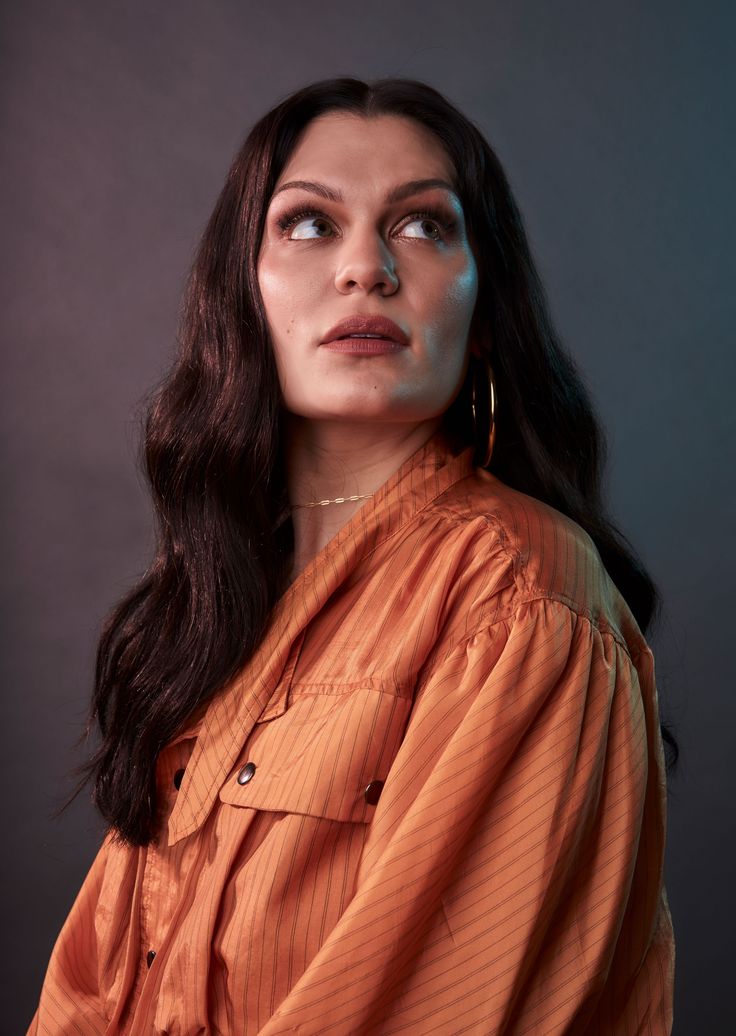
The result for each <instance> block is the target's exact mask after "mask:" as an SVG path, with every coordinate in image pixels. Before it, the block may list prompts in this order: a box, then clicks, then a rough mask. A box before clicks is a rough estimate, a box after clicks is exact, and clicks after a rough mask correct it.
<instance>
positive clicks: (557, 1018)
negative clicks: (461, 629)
mask: <svg viewBox="0 0 736 1036" xmlns="http://www.w3.org/2000/svg"><path fill="white" fill-rule="evenodd" d="M647 650H648V649H647ZM646 661H647V663H648V662H649V659H646ZM641 672H642V673H643V674H644V676H643V677H642V679H640V673H639V671H638V670H637V667H636V666H635V664H634V662H633V660H632V658H631V655H630V654H629V651H628V650H627V647H626V645H625V643H623V642H622V641H621V640H620V639H619V638H618V637H617V636H616V635H614V634H613V633H612V632H610V631H608V630H606V631H604V630H602V629H601V628H599V626H598V625H596V624H594V623H593V622H592V621H591V619H590V618H588V617H587V616H585V615H582V614H579V613H578V612H577V611H575V610H572V609H571V608H570V607H568V605H567V604H565V603H563V602H561V601H558V600H554V599H551V598H547V597H538V598H534V599H529V600H525V601H523V602H522V603H520V604H519V605H518V606H517V607H516V610H515V611H514V613H513V614H512V615H510V616H508V617H507V618H504V619H501V620H499V621H497V622H495V623H493V624H492V625H489V626H486V627H484V628H481V629H479V630H477V631H476V632H475V633H473V634H472V635H471V636H469V637H467V638H466V639H464V640H462V641H461V642H459V643H457V644H455V645H454V646H451V647H450V648H449V649H448V651H447V652H446V654H445V655H444V657H440V658H438V659H437V660H436V663H434V664H433V665H432V666H431V671H429V672H427V673H424V674H422V675H421V678H420V681H419V684H418V687H417V690H416V697H415V703H414V706H413V709H412V713H411V717H410V720H409V723H408V726H407V730H406V734H405V737H404V740H403V742H402V745H401V747H400V749H399V752H398V754H397V756H396V758H395V760H394V762H393V764H392V767H391V770H390V772H389V775H388V777H387V779H386V781H385V785H384V788H383V792H382V795H381V798H380V800H379V802H378V805H377V807H376V813H375V815H374V818H373V820H372V822H371V825H370V830H369V832H368V838H367V842H366V845H365V849H364V853H363V856H362V859H361V865H360V869H359V873H358V877H357V881H356V885H355V889H354V895H353V896H352V899H351V901H350V903H349V905H348V907H347V909H346V910H345V912H344V913H343V915H342V917H341V919H340V921H339V922H338V923H337V925H336V927H335V928H334V929H333V931H332V932H331V934H330V936H329V937H328V938H327V940H326V941H325V943H324V944H323V946H322V947H321V949H320V951H319V952H318V954H317V955H316V956H315V958H314V959H313V960H312V962H311V964H310V965H309V966H308V968H307V970H306V971H305V972H304V974H303V975H302V976H301V978H300V979H299V981H298V982H297V983H296V984H295V985H294V987H293V988H292V990H291V991H290V993H289V994H288V995H287V997H286V998H285V999H284V1000H283V1001H282V1003H281V1005H280V1006H279V1008H278V1010H277V1011H276V1013H275V1014H274V1015H273V1016H272V1018H271V1019H270V1020H269V1022H268V1023H267V1024H266V1025H265V1027H264V1028H263V1029H262V1030H261V1032H260V1033H259V1036H276V1034H285V1033H299V1034H300V1036H307V1034H315V1036H316V1034H318V1033H319V1034H322V1036H327V1034H330V1036H338V1034H341V1036H360V1034H382V1036H388V1034H390V1033H414V1034H416V1033H421V1034H422V1036H431V1034H437V1036H446V1034H456V1033H463V1034H468V1036H489V1034H512V1033H513V1034H521V1033H529V1034H532V1033H533V1034H537V1033H545V1034H552V1033H559V1034H562V1033H566V1034H567V1033H582V1032H595V1033H597V1034H601V1036H603V1034H608V1033H610V1034H614V1033H619V1034H620V1033H622V1032H627V1033H630V1034H633V1033H639V1032H645V1031H646V1032H647V1033H650V1034H660V1033H669V1032H670V1030H671V998H672V970H673V961H674V957H673V950H674V944H673V940H672V930H671V922H670V918H669V912H668V909H667V904H666V898H665V896H664V891H663V887H662V865H663V850H664V809H665V788H664V772H663V754H662V745H661V738H660V734H659V726H658V716H657V703H656V691H655V688H654V682H653V670H652V669H651V667H649V668H647V666H646V665H644V666H642V669H641Z"/></svg>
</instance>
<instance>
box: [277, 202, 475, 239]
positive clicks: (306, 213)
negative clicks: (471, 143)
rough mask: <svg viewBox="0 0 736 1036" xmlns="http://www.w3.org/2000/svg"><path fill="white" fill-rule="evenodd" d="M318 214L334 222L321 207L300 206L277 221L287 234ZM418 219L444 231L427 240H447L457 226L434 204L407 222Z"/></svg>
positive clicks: (412, 215)
mask: <svg viewBox="0 0 736 1036" xmlns="http://www.w3.org/2000/svg"><path fill="white" fill-rule="evenodd" d="M317 216H319V217H320V218H321V219H326V220H327V221H328V222H332V221H331V220H330V217H329V216H327V215H326V214H325V213H324V212H320V210H319V209H300V208H295V209H290V210H289V211H287V212H284V213H283V214H282V215H281V216H279V218H278V219H277V221H276V222H277V224H278V226H279V228H280V230H281V231H282V233H283V234H285V233H286V231H287V230H290V229H291V227H293V226H295V225H296V224H297V223H300V222H301V221H302V220H303V219H308V218H310V217H311V218H315V217H317ZM417 219H428V220H430V222H432V223H436V224H437V226H438V228H439V229H440V231H441V232H442V235H443V236H442V238H431V237H428V238H425V239H424V240H425V241H433V240H434V241H438V240H445V238H447V237H449V236H450V235H451V234H452V232H453V231H454V230H455V228H456V226H457V223H456V221H455V220H448V218H447V216H446V214H445V212H444V210H443V209H440V208H435V207H434V206H432V205H428V206H426V207H425V208H424V209H422V210H421V211H420V212H412V213H411V215H410V216H409V217H408V218H407V219H406V223H413V222H414V221H415V220H417ZM304 240H310V241H319V240H320V239H319V238H305V239H304ZM325 240H328V239H325ZM418 240H421V239H418Z"/></svg>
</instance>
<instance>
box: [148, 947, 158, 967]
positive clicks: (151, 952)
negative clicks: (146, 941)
mask: <svg viewBox="0 0 736 1036" xmlns="http://www.w3.org/2000/svg"><path fill="white" fill-rule="evenodd" d="M155 956H156V951H155V950H149V951H148V953H147V954H146V964H147V965H148V967H149V968H150V966H151V965H152V964H153V958H154V957H155Z"/></svg>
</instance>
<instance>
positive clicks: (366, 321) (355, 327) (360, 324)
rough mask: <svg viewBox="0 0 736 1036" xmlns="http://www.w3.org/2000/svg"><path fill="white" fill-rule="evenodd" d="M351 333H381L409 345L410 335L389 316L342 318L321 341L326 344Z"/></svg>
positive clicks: (392, 340)
mask: <svg viewBox="0 0 736 1036" xmlns="http://www.w3.org/2000/svg"><path fill="white" fill-rule="evenodd" d="M350 335H380V337H381V338H386V339H388V340H389V341H391V342H398V344H399V345H408V344H409V336H408V335H407V334H405V333H404V331H402V330H401V328H400V327H399V325H398V324H395V323H394V322H393V320H389V319H388V317H377V316H376V317H372V316H367V315H363V316H359V315H356V316H353V317H348V319H347V320H341V321H340V323H339V324H335V326H334V327H331V328H330V330H329V331H328V332H327V334H326V335H325V337H324V338H323V339H322V341H321V342H320V345H325V344H326V343H327V342H335V341H337V339H339V338H349V337H350Z"/></svg>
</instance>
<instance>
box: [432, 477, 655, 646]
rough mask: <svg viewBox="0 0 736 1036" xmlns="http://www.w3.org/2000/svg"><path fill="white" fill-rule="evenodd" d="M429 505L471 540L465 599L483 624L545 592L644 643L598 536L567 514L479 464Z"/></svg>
mask: <svg viewBox="0 0 736 1036" xmlns="http://www.w3.org/2000/svg"><path fill="white" fill-rule="evenodd" d="M431 511H432V512H433V514H434V515H435V516H437V517H439V516H441V517H442V518H443V519H444V521H445V523H446V524H447V527H448V529H447V531H448V534H450V530H452V532H451V535H452V537H453V539H454V540H455V541H456V542H462V543H464V544H465V550H464V557H465V564H464V571H463V574H462V578H463V582H464V583H465V586H464V597H465V601H466V602H472V607H473V610H474V611H475V612H476V614H477V615H478V617H479V619H480V624H481V625H482V624H483V622H485V621H488V620H489V619H491V620H494V619H505V618H508V617H510V616H511V615H512V614H513V613H515V612H516V611H517V610H518V608H519V606H520V605H522V604H525V603H527V602H529V601H532V600H537V599H540V598H542V599H548V600H553V601H558V602H559V603H560V604H561V605H562V606H565V607H567V608H569V609H571V610H572V611H574V612H576V613H578V614H579V615H582V616H584V617H585V618H587V619H588V620H589V621H590V622H591V623H592V624H593V625H594V626H595V627H596V628H597V629H599V630H600V631H601V632H607V633H610V634H612V635H613V636H614V637H615V638H616V639H617V640H618V641H619V642H620V643H621V644H622V645H624V646H626V647H627V649H628V650H629V651H630V652H632V653H635V652H638V651H639V650H640V648H641V647H642V646H645V645H644V638H643V635H642V633H641V631H640V629H639V627H638V625H637V623H636V620H635V619H634V616H633V615H632V613H631V611H630V609H629V607H628V605H627V604H626V601H625V599H624V598H623V596H622V595H621V593H620V592H619V590H618V588H617V587H616V585H615V584H614V582H613V580H612V579H611V577H610V575H609V573H608V572H607V570H606V568H605V566H604V565H603V562H602V560H601V557H600V554H599V553H598V549H597V547H596V545H595V543H594V542H593V539H592V538H591V537H590V535H589V534H588V533H587V532H586V531H585V530H584V529H583V528H582V527H581V526H580V525H578V523H577V522H575V521H573V519H571V518H570V517H568V516H567V515H565V514H563V513H562V512H560V511H558V510H556V509H555V508H554V507H552V506H550V505H549V504H547V503H544V502H543V501H541V500H538V499H537V498H536V497H532V496H529V495H527V494H526V493H522V492H521V491H520V490H517V489H513V488H512V487H511V486H508V485H506V484H505V483H503V482H501V481H500V480H499V479H498V478H497V477H496V476H495V475H492V474H491V473H490V472H487V471H485V470H483V469H480V468H476V469H475V470H474V471H473V472H472V473H471V474H470V475H469V476H467V477H466V478H464V479H461V480H460V481H459V482H457V483H455V484H454V485H453V486H451V487H450V488H449V489H448V490H446V491H445V492H444V493H443V494H442V495H441V496H440V497H438V498H436V499H435V500H434V501H433V503H432V505H431Z"/></svg>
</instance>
